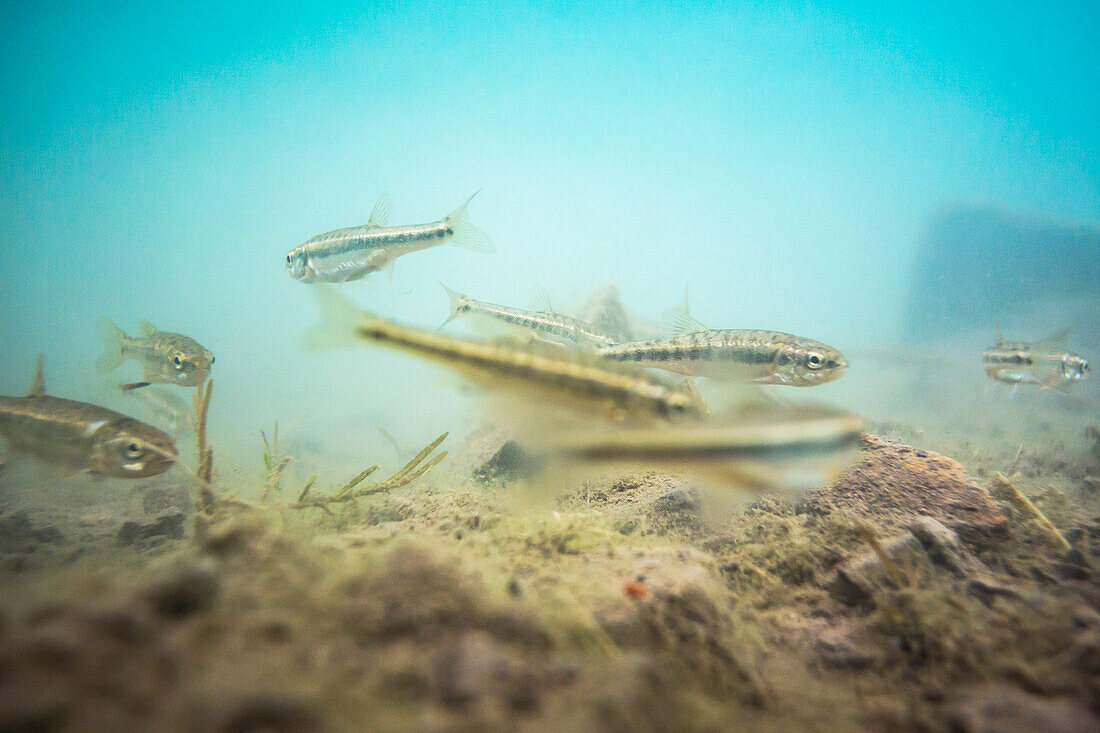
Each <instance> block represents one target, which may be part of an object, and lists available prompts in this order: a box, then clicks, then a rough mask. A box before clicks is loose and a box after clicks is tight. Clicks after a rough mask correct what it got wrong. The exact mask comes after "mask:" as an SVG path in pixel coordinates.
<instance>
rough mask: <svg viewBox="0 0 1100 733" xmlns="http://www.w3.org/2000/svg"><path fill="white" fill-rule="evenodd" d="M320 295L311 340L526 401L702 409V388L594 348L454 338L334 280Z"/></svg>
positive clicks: (686, 411) (675, 414) (623, 412)
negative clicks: (405, 362) (393, 352)
mask: <svg viewBox="0 0 1100 733" xmlns="http://www.w3.org/2000/svg"><path fill="white" fill-rule="evenodd" d="M317 297H318V300H319V301H320V304H321V307H322V310H323V313H322V316H323V322H322V325H321V326H320V327H319V328H318V329H317V330H316V331H315V333H314V338H313V339H312V341H313V343H314V344H315V345H318V346H321V345H331V344H334V343H346V342H347V341H348V340H349V338H350V339H352V340H353V339H354V338H355V337H358V338H359V339H363V340H367V341H371V342H373V343H377V344H381V345H384V346H390V347H393V348H397V349H400V350H402V351H406V352H409V353H412V354H416V355H417V356H421V357H424V358H427V359H429V360H431V361H435V362H437V363H439V364H442V365H444V366H446V367H448V368H450V369H452V370H454V371H457V372H460V373H462V374H463V375H465V376H466V377H468V378H469V379H471V380H474V381H478V382H481V383H484V384H487V385H488V386H490V387H492V388H501V389H505V390H509V391H511V392H512V393H513V394H515V393H518V394H519V395H521V398H522V400H523V402H524V403H525V404H533V405H535V406H536V407H544V408H548V409H549V408H557V407H565V408H566V409H570V408H571V409H572V412H573V413H574V414H580V415H583V416H598V417H605V418H610V419H612V420H621V419H624V418H633V419H636V420H641V421H645V420H650V419H654V418H670V419H672V418H690V417H700V416H702V415H703V414H705V406H704V405H703V404H702V403H701V400H700V399H699V398H698V396H697V395H694V394H690V393H686V392H683V391H680V390H676V389H673V388H671V387H668V386H666V385H664V384H662V383H660V382H659V381H657V380H656V379H653V378H651V377H650V376H648V375H647V374H645V373H644V372H643V371H642V370H639V369H634V368H632V367H629V366H626V365H622V364H616V363H614V362H611V361H608V360H606V359H601V358H600V357H598V356H595V355H593V354H592V353H590V352H586V351H579V350H574V349H567V348H565V347H562V346H557V345H555V344H549V343H545V342H534V343H528V344H520V343H516V342H510V341H500V342H486V341H474V340H470V339H460V338H454V337H453V336H447V335H445V334H441V333H437V332H433V331H426V330H422V329H419V328H412V327H409V326H403V325H401V324H398V323H394V322H392V321H389V320H386V319H384V318H380V317H378V316H376V315H374V314H372V313H367V312H364V311H361V310H360V309H358V308H357V307H356V306H355V305H354V304H352V303H350V302H349V301H347V300H346V299H344V298H342V297H340V295H338V294H337V293H336V292H335V291H334V290H332V289H331V288H318V289H317Z"/></svg>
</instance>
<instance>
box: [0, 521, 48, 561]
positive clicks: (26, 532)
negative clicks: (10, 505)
mask: <svg viewBox="0 0 1100 733" xmlns="http://www.w3.org/2000/svg"><path fill="white" fill-rule="evenodd" d="M60 539H61V530H59V529H58V528H57V527H54V526H53V525H45V526H41V527H36V526H34V524H32V523H31V520H30V516H29V515H28V514H27V513H26V512H11V513H9V514H3V515H0V552H5V553H6V552H16V553H26V552H33V551H34V550H35V549H36V548H37V546H38V545H40V544H43V543H50V542H57V541H58V540H60Z"/></svg>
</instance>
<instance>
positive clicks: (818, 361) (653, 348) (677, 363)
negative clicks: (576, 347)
mask: <svg viewBox="0 0 1100 733" xmlns="http://www.w3.org/2000/svg"><path fill="white" fill-rule="evenodd" d="M665 330H666V332H669V333H671V334H672V335H670V336H668V337H667V338H659V339H650V340H648V341H632V342H628V343H625V344H615V345H614V346H605V347H601V348H598V349H596V353H597V354H599V355H600V356H603V357H604V358H607V359H613V360H615V361H621V362H627V363H631V364H635V365H637V366H642V367H649V368H657V369H666V370H668V371H672V372H677V373H679V374H683V375H686V376H689V377H710V378H712V379H719V380H727V381H735V382H749V383H753V384H782V385H787V386H792V387H811V386H814V385H818V384H824V383H826V382H831V381H833V380H834V379H839V378H840V377H841V376H842V375H843V374H844V370H845V369H846V368H847V367H848V360H847V359H845V358H844V355H843V354H841V353H840V352H839V351H838V350H836V349H834V348H833V347H831V346H826V345H825V344H823V343H821V342H819V341H813V340H811V339H807V338H802V337H801V336H795V335H793V334H789V333H782V332H780V331H760V330H755V329H708V328H707V327H706V326H704V325H703V324H701V323H699V322H698V321H696V320H695V319H694V318H692V317H691V316H690V315H689V314H688V312H687V309H686V307H684V308H677V309H673V310H671V311H669V312H668V313H666V327H665Z"/></svg>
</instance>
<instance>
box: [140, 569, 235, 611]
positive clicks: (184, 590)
mask: <svg viewBox="0 0 1100 733" xmlns="http://www.w3.org/2000/svg"><path fill="white" fill-rule="evenodd" d="M220 593H221V583H220V582H218V578H217V576H216V575H214V573H212V572H210V571H209V570H205V569H203V568H199V567H193V566H183V567H180V568H177V569H176V570H175V571H174V572H173V573H172V574H171V575H170V576H169V577H167V578H165V579H164V580H162V581H160V582H159V583H156V584H154V585H153V586H151V587H150V588H149V589H148V590H147V591H146V592H145V598H146V600H147V601H148V602H149V605H150V606H152V608H153V610H154V611H155V612H156V613H157V614H158V615H160V616H164V617H166V618H171V619H180V618H184V617H186V616H190V615H192V614H194V613H201V612H202V611H205V610H207V609H208V608H210V607H211V606H212V605H214V601H215V600H217V598H218V595H219V594H220Z"/></svg>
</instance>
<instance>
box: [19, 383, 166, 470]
mask: <svg viewBox="0 0 1100 733" xmlns="http://www.w3.org/2000/svg"><path fill="white" fill-rule="evenodd" d="M40 364H41V362H40ZM37 374H38V375H41V366H39V370H38V372H37ZM0 435H3V437H4V440H5V441H6V442H7V444H8V446H9V447H10V448H12V449H15V450H18V451H23V452H26V453H30V454H32V455H34V456H37V457H38V458H39V459H41V460H43V461H45V462H46V463H48V464H51V465H53V466H56V467H57V468H59V469H60V470H62V471H63V472H65V473H79V472H85V473H92V474H99V475H104V476H115V477H118V478H142V477H144V476H154V475H156V474H158V473H163V472H165V471H167V470H168V469H169V468H171V467H172V464H173V463H174V462H175V460H176V455H177V454H176V443H175V441H174V440H173V439H172V437H171V436H170V435H168V434H166V433H164V432H162V431H160V430H157V429H156V428H154V427H153V426H152V425H147V424H145V423H143V422H141V421H139V420H135V419H134V418H132V417H128V416H126V415H123V414H121V413H118V412H114V411H113V410H108V409H107V408H105V407H99V406H98V405H92V404H89V403H87V402H77V401H74V400H66V399H61V398H60V397H51V396H49V395H47V394H45V391H44V389H43V388H42V379H41V376H36V378H35V382H34V384H33V385H32V387H31V390H30V394H28V395H27V396H26V397H0Z"/></svg>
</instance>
